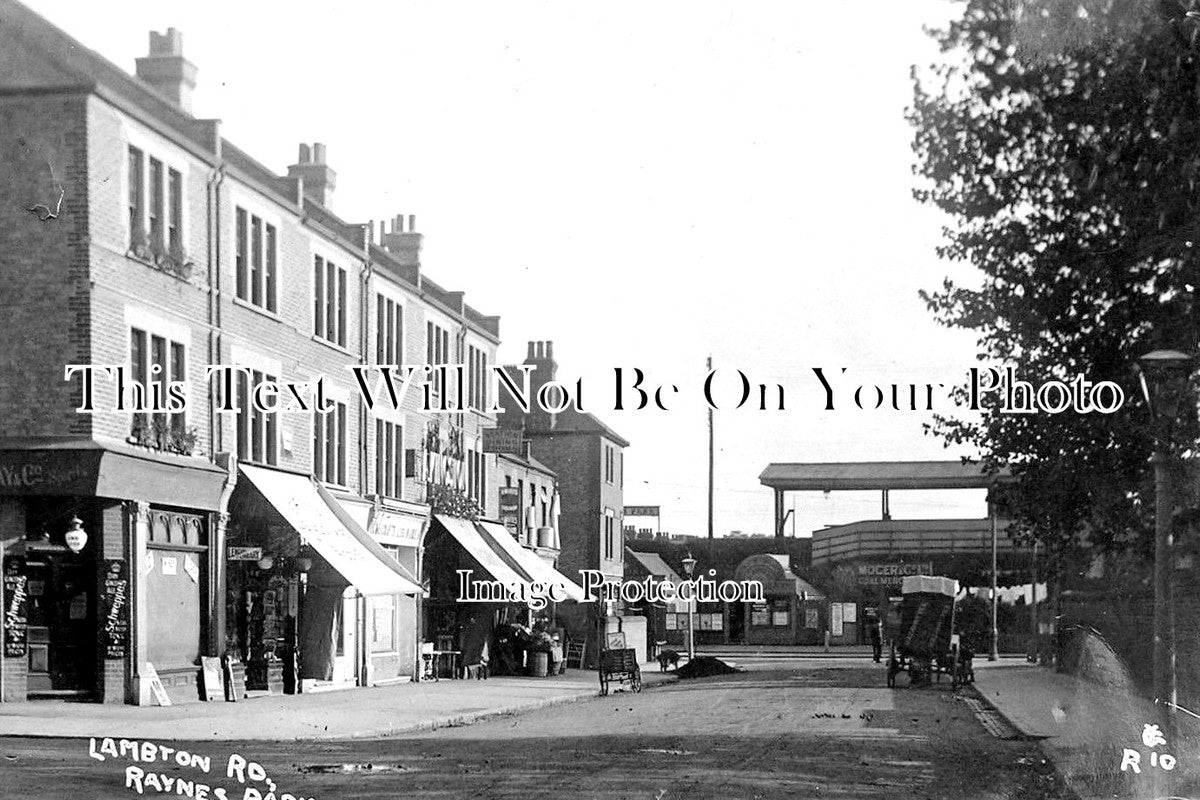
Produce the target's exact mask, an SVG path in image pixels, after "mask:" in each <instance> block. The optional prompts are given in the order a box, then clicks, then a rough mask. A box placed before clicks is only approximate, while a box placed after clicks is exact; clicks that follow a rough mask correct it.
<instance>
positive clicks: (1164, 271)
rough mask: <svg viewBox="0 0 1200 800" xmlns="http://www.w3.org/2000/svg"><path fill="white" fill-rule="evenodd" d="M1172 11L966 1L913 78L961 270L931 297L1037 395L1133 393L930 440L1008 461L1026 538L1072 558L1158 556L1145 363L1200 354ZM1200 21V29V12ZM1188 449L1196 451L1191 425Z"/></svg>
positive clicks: (1183, 94)
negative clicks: (1094, 551)
mask: <svg viewBox="0 0 1200 800" xmlns="http://www.w3.org/2000/svg"><path fill="white" fill-rule="evenodd" d="M1188 11H1189V8H1188V7H1185V6H1182V5H1178V4H1176V3H1175V2H1174V0H1166V2H1164V3H1162V4H1160V5H1158V6H1155V5H1153V4H1147V3H1145V2H1143V1H1142V0H1136V1H1135V0H1083V2H1062V1H1061V0H1031V1H1030V2H1014V1H1013V0H966V1H965V2H964V3H963V14H962V17H961V19H959V20H957V21H955V22H952V23H951V24H950V25H949V26H948V27H946V28H945V29H942V30H936V31H931V35H932V36H934V37H935V38H936V40H937V42H938V44H939V45H940V47H941V50H942V53H943V56H944V60H943V62H942V63H940V64H938V65H933V66H931V67H930V68H928V69H924V70H918V69H914V72H913V79H914V87H915V88H914V101H913V105H912V107H911V108H910V110H909V119H910V122H911V124H912V125H913V128H914V130H915V137H914V145H913V146H914V150H915V153H916V156H917V159H916V165H915V167H914V172H915V174H916V175H917V177H918V188H917V189H916V190H915V192H914V193H915V196H916V198H917V199H918V200H919V201H921V202H923V203H926V204H930V205H933V206H936V207H937V208H939V209H941V210H942V211H943V212H945V213H946V214H947V215H948V217H949V220H950V221H949V223H948V224H947V226H946V227H945V230H944V238H943V242H942V244H941V245H940V247H939V248H938V254H939V256H941V257H942V258H943V259H945V260H946V261H947V262H950V263H952V264H954V267H953V269H955V270H956V271H958V272H959V274H961V276H962V277H961V278H960V279H959V280H952V279H947V280H946V281H945V283H944V284H943V285H942V286H941V287H940V288H939V289H937V290H935V291H930V292H926V293H923V294H922V296H923V298H924V299H925V301H926V302H927V304H928V306H929V308H930V310H931V311H932V312H933V313H934V314H935V315H936V316H937V318H938V319H939V320H940V321H941V322H943V323H944V324H946V325H948V326H954V327H962V328H967V329H970V330H972V331H974V332H975V333H977V335H978V344H979V347H980V358H981V360H982V361H984V362H986V363H987V364H995V365H1003V364H1012V365H1015V366H1016V367H1017V371H1018V373H1019V375H1020V377H1022V378H1025V379H1026V380H1029V381H1031V382H1033V383H1034V384H1035V385H1037V384H1040V383H1041V382H1043V381H1046V380H1050V379H1058V380H1063V381H1069V380H1070V379H1071V378H1073V376H1075V375H1076V374H1083V375H1086V376H1088V378H1089V379H1090V380H1093V381H1100V380H1111V381H1115V382H1116V383H1118V384H1119V385H1121V386H1122V387H1123V388H1124V390H1125V394H1126V402H1125V405H1124V406H1123V407H1122V408H1121V409H1120V410H1119V411H1117V412H1116V413H1113V414H1101V413H1095V412H1093V413H1087V414H1076V413H1074V412H1073V411H1070V410H1068V411H1066V412H1063V413H1060V414H1057V415H1050V414H1044V413H1038V414H1030V415H1014V414H1005V413H1001V412H1000V411H999V409H998V408H997V407H996V406H995V405H994V404H993V405H991V406H988V407H985V409H984V410H983V413H982V418H981V419H980V420H972V419H969V418H967V417H965V416H964V417H955V416H948V417H940V418H938V420H937V421H936V422H935V424H934V425H933V426H932V428H933V430H934V431H935V432H936V433H937V434H938V435H940V436H942V437H943V438H945V439H946V440H947V441H948V442H969V443H972V444H975V445H977V446H978V447H979V448H980V451H981V452H982V453H984V454H985V460H986V461H988V462H990V463H992V464H993V465H999V464H1006V465H1010V466H1011V467H1012V468H1013V470H1014V473H1015V475H1016V478H1017V481H1016V484H1015V486H1014V487H1013V490H1012V491H1011V492H1010V493H1009V495H1010V498H1011V506H1010V507H1011V509H1012V511H1013V512H1014V514H1015V516H1016V520H1017V525H1016V529H1017V531H1018V532H1019V534H1020V535H1022V536H1023V537H1026V538H1027V539H1028V538H1033V539H1036V540H1038V541H1040V542H1042V543H1043V544H1045V545H1047V546H1048V549H1049V550H1050V551H1052V552H1056V553H1058V554H1059V555H1062V554H1064V553H1065V552H1066V551H1069V550H1071V549H1072V548H1074V547H1076V546H1081V545H1082V546H1099V547H1104V548H1110V549H1113V548H1115V549H1133V550H1135V551H1138V550H1140V551H1141V552H1143V553H1145V552H1148V550H1149V548H1150V545H1151V544H1152V537H1151V536H1149V535H1148V533H1149V531H1150V530H1151V528H1152V509H1153V484H1152V480H1151V473H1150V465H1149V456H1150V452H1151V448H1152V442H1153V438H1152V435H1151V430H1150V421H1149V415H1148V412H1147V410H1146V408H1145V405H1144V403H1143V402H1142V401H1141V393H1140V389H1139V388H1138V382H1137V379H1136V377H1135V375H1134V373H1133V369H1132V367H1133V365H1134V364H1135V362H1136V359H1137V357H1138V356H1139V355H1141V354H1143V353H1145V352H1147V351H1149V350H1152V349H1156V348H1174V349H1186V350H1192V349H1195V347H1196V346H1197V344H1198V343H1200V317H1198V316H1197V310H1198V309H1197V308H1196V303H1197V287H1200V182H1198V179H1200V108H1198V105H1200V103H1198V94H1197V93H1198V87H1200V84H1198V81H1200V62H1198V60H1197V56H1196V53H1197V52H1198V50H1197V47H1196V42H1195V34H1194V28H1195V26H1196V21H1195V20H1196V17H1192V16H1189V14H1188ZM1197 16H1200V15H1197ZM1188 416H1189V420H1188V421H1187V423H1186V424H1185V425H1184V426H1183V428H1182V429H1181V433H1182V435H1181V437H1180V441H1194V437H1195V430H1194V427H1195V426H1194V420H1192V419H1190V417H1194V414H1191V415H1188Z"/></svg>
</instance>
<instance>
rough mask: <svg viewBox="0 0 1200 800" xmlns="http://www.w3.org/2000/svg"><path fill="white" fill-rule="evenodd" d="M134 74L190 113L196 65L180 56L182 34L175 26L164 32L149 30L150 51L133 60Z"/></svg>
mask: <svg viewBox="0 0 1200 800" xmlns="http://www.w3.org/2000/svg"><path fill="white" fill-rule="evenodd" d="M134 63H135V65H136V71H137V76H138V78H140V79H141V80H142V82H143V83H147V84H149V85H150V87H151V88H153V89H154V90H155V91H157V92H158V93H159V94H161V95H162V96H163V97H165V98H167V99H168V100H170V101H171V102H172V103H174V104H175V105H177V106H179V107H180V108H181V109H183V110H184V111H186V112H187V113H189V114H191V113H192V90H193V89H195V88H196V65H195V64H193V63H192V62H190V61H188V60H187V59H186V58H184V57H183V34H182V33H180V32H179V31H177V30H175V29H174V28H167V32H166V33H158V32H157V31H150V54H149V55H147V56H143V57H141V58H139V59H137V60H136V61H135V62H134Z"/></svg>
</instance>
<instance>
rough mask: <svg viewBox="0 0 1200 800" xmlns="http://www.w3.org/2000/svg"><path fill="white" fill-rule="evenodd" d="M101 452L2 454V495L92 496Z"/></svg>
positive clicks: (69, 451) (0, 471)
mask: <svg viewBox="0 0 1200 800" xmlns="http://www.w3.org/2000/svg"><path fill="white" fill-rule="evenodd" d="M100 455H101V451H99V450H96V451H84V452H80V451H78V450H50V451H45V450H43V451H33V450H2V451H0V494H6V495H14V494H15V495H27V494H31V495H37V494H75V495H89V494H91V493H92V492H93V491H94V490H95V488H96V476H97V473H98V469H99V465H100Z"/></svg>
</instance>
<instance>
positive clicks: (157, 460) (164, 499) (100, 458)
mask: <svg viewBox="0 0 1200 800" xmlns="http://www.w3.org/2000/svg"><path fill="white" fill-rule="evenodd" d="M228 477H229V475H228V473H227V472H226V471H225V470H224V469H222V468H221V467H218V466H217V465H216V464H213V463H212V462H210V461H206V460H204V459H201V458H193V457H191V456H181V455H175V454H172V453H162V452H155V451H151V450H147V449H145V448H136V447H132V446H129V445H124V444H118V443H115V442H114V443H109V444H104V445H101V444H98V443H97V442H93V441H90V440H70V441H44V442H40V441H35V440H29V441H27V442H24V443H23V445H22V446H20V447H16V446H14V447H11V448H8V447H6V448H5V449H0V496H2V495H78V496H86V497H93V496H94V497H112V498H119V499H129V500H143V501H145V502H148V503H153V504H155V505H169V506H179V507H181V508H192V509H201V510H204V511H219V510H221V493H222V492H223V491H224V489H225V482H226V480H227V479H228Z"/></svg>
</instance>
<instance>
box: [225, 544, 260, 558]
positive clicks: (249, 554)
mask: <svg viewBox="0 0 1200 800" xmlns="http://www.w3.org/2000/svg"><path fill="white" fill-rule="evenodd" d="M262 556H263V549H262V548H261V547H233V546H230V547H229V560H230V561H258V560H259V559H260V558H262Z"/></svg>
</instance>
